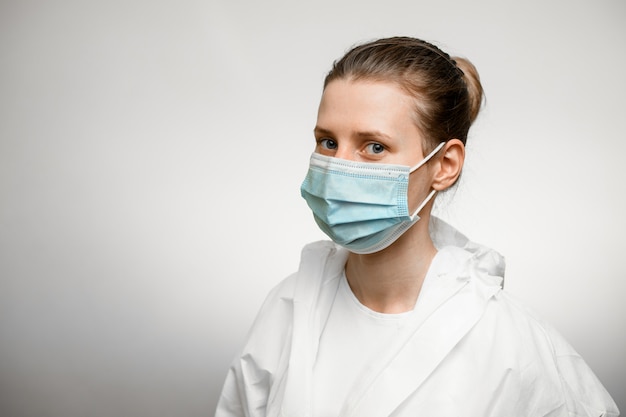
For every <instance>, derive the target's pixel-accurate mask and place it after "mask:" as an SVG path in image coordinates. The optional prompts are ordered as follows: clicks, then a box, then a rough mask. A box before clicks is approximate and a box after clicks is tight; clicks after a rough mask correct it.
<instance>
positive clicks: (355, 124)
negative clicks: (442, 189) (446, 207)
mask: <svg viewBox="0 0 626 417" xmlns="http://www.w3.org/2000/svg"><path fill="white" fill-rule="evenodd" d="M315 140H316V143H317V144H316V147H315V151H316V152H317V153H320V154H322V155H327V156H332V157H335V158H341V159H347V160H353V161H360V162H380V163H387V164H399V165H408V166H413V165H416V164H418V163H419V162H421V160H422V159H423V158H424V154H423V152H422V143H423V137H422V134H421V133H420V131H419V130H418V128H417V126H416V125H415V122H414V119H413V99H412V98H411V97H410V96H409V95H408V94H406V93H405V92H404V91H403V90H402V89H401V88H400V87H398V86H396V85H395V84H393V83H387V82H379V81H367V80H363V81H350V80H343V79H337V80H333V81H331V82H330V83H329V84H328V85H327V86H326V89H325V90H324V93H323V95H322V100H321V102H320V106H319V110H318V115H317V125H316V126H315ZM427 172H428V164H427V165H426V166H424V167H422V168H420V169H419V170H417V171H415V172H414V173H413V174H411V177H410V181H409V207H410V209H411V210H413V209H414V208H416V207H417V205H418V204H419V203H420V202H421V201H422V200H423V199H424V198H425V196H426V195H427V194H428V192H429V191H430V184H431V179H430V178H429V177H430V175H429V174H427Z"/></svg>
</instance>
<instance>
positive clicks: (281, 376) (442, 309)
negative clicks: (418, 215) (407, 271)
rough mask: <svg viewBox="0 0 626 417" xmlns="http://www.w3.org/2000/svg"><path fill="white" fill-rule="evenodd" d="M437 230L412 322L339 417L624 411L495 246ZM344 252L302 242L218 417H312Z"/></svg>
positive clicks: (352, 391) (436, 225) (351, 391)
mask: <svg viewBox="0 0 626 417" xmlns="http://www.w3.org/2000/svg"><path fill="white" fill-rule="evenodd" d="M431 235H432V237H433V241H434V242H435V245H436V246H437V248H438V249H440V251H439V253H438V255H437V256H436V257H435V260H434V261H433V265H432V266H431V271H429V273H428V274H427V277H426V280H425V282H424V285H423V286H422V289H421V292H420V296H419V299H418V302H417V304H416V306H415V310H414V312H413V315H412V318H411V320H410V321H409V322H408V323H407V325H405V326H402V327H400V329H399V331H398V332H397V333H396V335H395V336H394V338H393V340H389V341H388V344H387V347H386V349H385V350H384V351H383V352H381V353H380V354H377V355H376V358H373V360H372V361H371V362H370V363H369V366H368V367H367V368H365V369H364V370H363V372H362V374H361V375H360V376H359V377H358V378H357V379H356V380H355V382H354V384H353V385H352V386H350V387H349V388H348V391H347V395H346V398H345V400H344V402H343V405H342V406H341V411H340V412H339V414H338V415H340V416H342V417H349V416H355V417H370V416H371V417H382V416H394V417H400V416H415V415H424V416H430V417H439V416H441V417H443V416H450V417H452V416H454V417H458V416H466V417H471V416H476V417H488V416H494V417H495V416H497V417H502V416H515V417H518V416H524V417H533V416H537V417H538V416H546V417H547V416H549V417H557V416H559V417H560V416H563V417H565V416H568V417H573V416H618V415H619V411H618V410H617V407H616V405H615V403H614V402H613V400H612V399H611V397H610V396H609V394H608V393H607V392H606V390H605V389H604V387H603V386H602V384H601V383H600V382H599V381H598V379H597V378H596V377H595V375H594V374H593V372H592V371H591V370H590V369H589V368H588V366H587V365H586V364H585V362H584V361H583V359H582V358H581V357H580V356H579V355H578V354H577V353H576V352H575V351H574V350H573V349H572V347H571V346H570V345H569V344H568V343H567V342H566V341H565V340H564V339H563V338H562V337H561V336H560V335H559V334H558V333H556V332H555V331H554V330H553V329H552V328H551V327H549V326H548V325H546V324H545V323H543V322H542V321H540V320H539V319H537V318H535V317H534V316H533V315H532V314H530V313H529V312H527V311H526V310H525V309H524V308H523V307H522V306H521V305H520V304H519V303H518V302H516V301H515V300H512V299H511V297H510V296H509V295H508V294H507V293H506V292H504V291H502V290H501V284H502V279H503V276H504V262H503V259H502V257H501V256H500V255H499V254H498V253H496V252H494V251H491V250H489V249H487V248H484V247H482V246H479V245H477V244H475V243H472V242H470V241H469V240H468V239H467V238H465V237H464V236H463V235H462V234H460V233H459V232H457V231H456V230H455V229H453V228H452V227H450V226H448V225H447V224H445V223H443V222H442V221H440V220H437V219H433V220H432V224H431ZM346 258H347V252H346V251H345V250H344V249H341V248H339V247H337V246H336V245H334V244H333V243H331V242H317V243H314V244H311V245H308V246H306V247H305V248H304V249H303V251H302V259H301V263H300V268H299V270H298V272H297V273H295V274H293V275H292V276H290V277H288V278H287V279H286V280H284V281H283V282H282V283H281V284H279V285H278V286H277V287H276V288H275V289H274V290H273V291H272V292H271V293H270V294H269V296H268V298H267V300H266V302H265V303H264V305H263V307H262V308H261V311H260V312H259V314H258V316H257V319H256V320H255V323H254V325H253V327H252V329H251V332H250V334H249V338H248V341H247V343H246V344H245V346H244V348H243V350H242V351H241V353H240V355H238V356H237V358H236V359H235V360H234V362H233V364H232V366H231V368H230V370H229V373H228V375H227V377H226V382H225V384H224V388H223V391H222V395H221V397H220V401H219V403H218V406H217V412H216V417H227V416H254V417H261V416H284V417H310V416H311V415H312V414H311V413H312V399H313V396H314V384H313V369H314V366H315V362H316V358H317V355H318V348H319V344H320V336H321V334H322V331H323V329H324V325H325V323H326V322H327V319H328V317H329V313H330V311H331V307H332V305H333V300H334V297H335V295H336V294H337V289H338V285H339V283H340V278H341V276H342V274H343V268H344V265H345V261H346ZM435 261H436V262H435ZM434 271H436V273H434ZM341 372H342V369H341V368H339V369H337V373H341ZM328 384H331V385H333V384H335V381H334V380H329V381H328ZM333 386H335V385H333ZM329 417H330V416H329Z"/></svg>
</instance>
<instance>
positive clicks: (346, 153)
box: [334, 144, 356, 161]
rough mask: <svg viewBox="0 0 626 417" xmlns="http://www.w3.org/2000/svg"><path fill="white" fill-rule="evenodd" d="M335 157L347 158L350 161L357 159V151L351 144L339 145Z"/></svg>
mask: <svg viewBox="0 0 626 417" xmlns="http://www.w3.org/2000/svg"><path fill="white" fill-rule="evenodd" d="M334 157H335V158H339V159H346V160H348V161H354V160H356V152H355V151H354V149H352V147H351V146H347V145H341V144H340V145H339V146H338V147H337V151H336V152H335V155H334Z"/></svg>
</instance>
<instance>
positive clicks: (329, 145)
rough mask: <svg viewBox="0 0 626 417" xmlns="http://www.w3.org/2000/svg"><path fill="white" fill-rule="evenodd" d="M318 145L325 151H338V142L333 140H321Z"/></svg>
mask: <svg viewBox="0 0 626 417" xmlns="http://www.w3.org/2000/svg"><path fill="white" fill-rule="evenodd" d="M318 143H319V145H320V146H321V147H322V148H323V149H329V150H335V149H337V142H335V141H334V140H332V139H328V138H324V139H320V140H319V141H318Z"/></svg>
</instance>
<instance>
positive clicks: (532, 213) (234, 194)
mask: <svg viewBox="0 0 626 417" xmlns="http://www.w3.org/2000/svg"><path fill="white" fill-rule="evenodd" d="M392 35H410V36H416V37H420V38H423V39H426V40H430V41H433V42H435V43H436V44H437V45H439V46H441V47H442V48H443V49H444V50H446V51H448V52H450V53H452V54H458V55H462V56H466V57H468V58H469V59H470V60H472V61H473V63H474V64H475V65H476V66H477V67H478V70H479V72H480V75H481V77H482V81H483V84H484V88H485V90H486V95H487V102H486V107H485V108H484V111H483V112H482V114H481V115H480V116H479V119H478V121H477V123H476V125H475V126H474V128H473V130H472V131H471V132H470V135H471V136H470V139H469V143H468V159H467V164H466V168H465V172H464V175H463V178H462V182H461V184H460V185H459V187H458V188H457V190H456V191H455V192H453V193H448V194H447V195H442V196H440V198H439V200H438V208H437V213H438V214H439V215H440V216H441V217H443V218H444V219H446V220H447V221H449V222H450V223H452V224H453V225H455V226H457V227H458V228H460V229H461V230H462V231H463V232H464V233H465V234H467V235H468V236H470V237H471V238H472V239H474V240H476V241H478V242H481V243H483V244H486V245H488V246H491V247H494V248H496V249H497V250H499V251H500V252H501V253H503V254H504V255H505V256H506V258H507V261H508V267H507V275H506V280H505V286H506V288H507V289H508V290H509V291H510V292H512V293H514V294H515V295H516V296H517V297H518V298H521V299H522V300H524V301H525V302H526V303H527V304H528V305H530V306H531V308H533V309H534V310H535V311H537V312H538V314H539V315H541V316H543V317H544V318H545V319H547V320H548V321H549V322H550V323H552V324H553V325H554V326H555V327H556V328H557V329H558V330H559V331H560V332H561V333H563V334H564V335H565V337H566V338H567V339H568V340H569V341H570V343H571V344H572V345H573V346H574V347H575V348H576V349H577V350H578V351H579V352H580V353H581V354H582V356H583V357H584V358H585V359H586V361H587V362H588V363H589V365H590V366H591V367H592V369H594V370H595V372H596V374H597V375H598V376H599V378H600V379H601V380H602V381H603V383H604V384H605V386H606V387H607V389H608V390H609V392H611V394H612V395H613V397H614V398H615V400H616V401H617V402H618V405H619V406H620V408H621V409H622V411H624V410H626V389H625V388H624V387H626V358H625V354H624V352H626V331H625V329H626V307H625V305H626V303H624V301H623V300H624V296H625V295H626V283H625V281H626V263H625V262H624V250H625V249H626V245H625V243H624V235H625V234H626V220H625V217H624V213H626V201H625V198H624V191H625V188H624V183H623V182H624V179H625V173H626V168H625V164H624V155H626V134H625V133H624V128H623V119H624V115H625V114H626V106H625V105H624V97H625V96H626V81H625V80H626V77H624V73H625V71H626V69H625V68H626V3H624V1H621V0H567V1H566V0H558V1H544V0H526V1H521V0H515V1H513V0H507V1H496V0H490V1H472V2H469V1H463V0H443V1H428V2H426V1H419V0H417V1H416V0H413V1H408V0H406V1H401V0H389V1H386V2H382V1H363V0H359V1H357V0H348V1H337V0H333V1H329V0H320V1H315V2H295V1H278V0H268V1H264V2H255V1H226V0H222V1H215V0H212V1H211V0H209V1H206V0H205V1H199V0H197V1H189V0H183V1H172V0H155V1H147V0H144V1H141V0H130V1H127V0H125V1H120V0H110V1H79V0H57V1H54V2H48V1H33V0H20V1H17V0H3V1H2V2H0V415H2V416H7V417H31V416H32V417H41V416H45V417H86V416H88V417H91V416H94V417H95V416H102V417H111V416H124V417H148V416H150V417H155V416H198V417H199V416H207V415H212V414H213V410H214V407H215V403H216V400H217V397H218V395H219V391H220V388H221V385H222V382H223V379H224V376H225V373H226V370H227V368H228V365H229V363H230V361H231V359H232V358H233V357H234V355H235V353H236V350H237V349H238V348H239V347H240V346H241V344H242V343H243V341H244V338H245V334H246V332H247V331H248V328H249V326H250V325H251V323H252V320H253V318H254V316H255V314H256V311H257V309H258V308H259V306H260V304H261V303H262V301H263V299H264V297H265V295H266V293H267V292H268V291H269V289H270V288H271V287H273V286H274V285H276V284H277V283H278V282H279V281H280V280H281V279H282V278H284V277H285V276H287V275H288V274H289V273H291V272H292V271H294V270H295V269H296V267H297V265H298V259H299V252H300V249H301V247H302V246H303V245H304V244H305V243H307V242H309V241H312V240H318V239H322V238H323V237H324V236H323V235H322V233H321V232H320V231H318V230H317V227H316V226H315V224H314V222H313V220H312V218H311V214H310V212H309V210H308V208H307V206H306V204H305V202H304V201H303V200H302V199H301V198H300V195H299V186H300V182H301V180H302V179H303V177H304V175H305V173H306V169H307V164H308V157H309V155H310V152H311V151H312V150H313V135H312V129H313V126H314V123H315V116H316V109H317V105H318V101H319V98H320V94H321V83H322V80H323V76H324V74H325V73H326V72H327V71H328V70H329V68H330V65H331V63H332V61H333V60H334V59H337V58H339V57H340V56H341V55H342V54H343V53H344V52H345V51H346V50H347V49H348V48H349V47H350V46H352V45H353V44H355V43H357V42H361V41H365V40H371V39H373V38H377V37H382V36H392Z"/></svg>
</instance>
